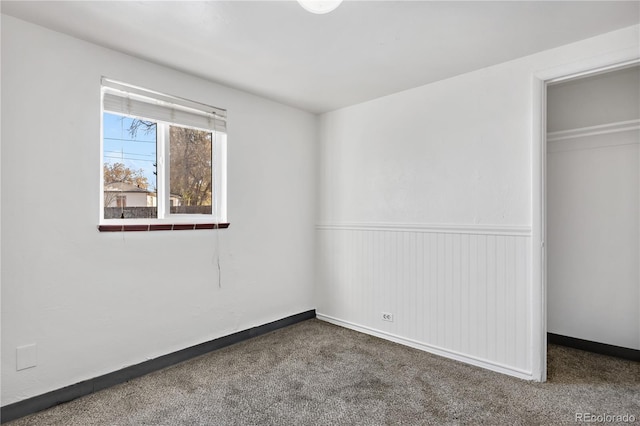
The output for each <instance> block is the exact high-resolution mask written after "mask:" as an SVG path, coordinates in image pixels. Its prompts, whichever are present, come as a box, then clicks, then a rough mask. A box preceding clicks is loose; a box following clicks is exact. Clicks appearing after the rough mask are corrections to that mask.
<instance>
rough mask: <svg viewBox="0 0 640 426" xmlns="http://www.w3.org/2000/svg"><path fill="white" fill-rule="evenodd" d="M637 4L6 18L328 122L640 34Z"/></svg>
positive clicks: (149, 5) (95, 8)
mask: <svg viewBox="0 0 640 426" xmlns="http://www.w3.org/2000/svg"><path fill="white" fill-rule="evenodd" d="M639 6H640V2H639V1H623V2H614V1H604V2H599V1H584V2H583V1H549V2H542V1H496V2H493V1H470V2H459V1H444V2H438V1H406V0H405V1H358V0H345V1H344V2H343V4H342V5H340V7H339V8H338V9H336V10H335V11H333V12H331V13H329V14H326V15H313V14H311V13H309V12H307V11H305V10H304V9H303V8H302V7H300V6H299V5H298V4H297V3H296V2H295V1H207V2H198V1H188V2H187V1H181V2H168V1H162V2H145V1H135V2H134V1H111V2H99V1H44V2H34V1H6V0H5V1H2V3H1V8H2V13H4V14H8V15H12V16H14V17H17V18H20V19H23V20H26V21H30V22H34V23H36V24H39V25H42V26H45V27H48V28H51V29H53V30H56V31H60V32H63V33H67V34H70V35H73V36H75V37H78V38H81V39H84V40H88V41H91V42H93V43H96V44H99V45H102V46H106V47H109V48H112V49H115V50H119V51H122V52H125V53H129V54H131V55H134V56H137V57H140V58H143V59H147V60H150V61H153V62H156V63H160V64H163V65H166V66H169V67H172V68H175V69H179V70H182V71H185V72H188V73H191V74H195V75H197V76H200V77H204V78H206V79H209V80H212V81H215V82H219V83H223V84H225V85H228V86H231V87H235V88H239V89H243V90H246V91H249V92H252V93H256V94H259V95H262V96H265V97H268V98H271V99H275V100H278V101H280V102H283V103H286V104H290V105H293V106H296V107H299V108H302V109H305V110H308V111H311V112H325V111H330V110H333V109H336V108H340V107H344V106H348V105H352V104H356V103H359V102H363V101H366V100H370V99H374V98H377V97H380V96H384V95H387V94H391V93H395V92H398V91H401V90H406V89H409V88H412V87H417V86H421V85H424V84H427V83H431V82H434V81H437V80H441V79H444V78H447V77H451V76H453V75H458V74H461V73H465V72H468V71H472V70H476V69H479V68H483V67H486V66H489V65H493V64H497V63H500V62H504V61H507V60H510V59H514V58H518V57H522V56H526V55H529V54H532V53H535V52H539V51H542V50H546V49H549V48H552V47H556V46H560V45H563V44H567V43H571V42H573V41H577V40H581V39H584V38H588V37H592V36H595V35H598V34H602V33H605V32H609V31H613V30H616V29H619V28H623V27H627V26H631V25H635V24H638V23H640V8H639Z"/></svg>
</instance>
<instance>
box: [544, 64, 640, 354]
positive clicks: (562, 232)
mask: <svg viewBox="0 0 640 426" xmlns="http://www.w3.org/2000/svg"><path fill="white" fill-rule="evenodd" d="M546 105H547V107H546V111H547V115H546V123H547V125H546V130H547V137H546V140H547V145H546V158H545V160H544V161H545V163H546V241H545V246H546V266H547V278H546V282H547V285H546V288H547V293H546V299H547V332H548V333H549V334H548V335H549V341H550V342H554V341H555V342H559V343H564V344H568V345H577V346H576V347H580V346H581V345H582V346H583V347H581V348H582V349H587V350H590V349H593V350H596V351H600V352H601V351H604V352H605V353H606V352H607V351H612V353H611V354H615V352H616V351H618V352H619V355H620V354H621V355H623V356H624V355H625V354H626V355H629V356H632V357H633V356H637V354H638V353H640V352H639V351H640V66H638V65H637V64H635V65H633V66H626V67H622V68H619V69H614V70H608V71H607V72H602V73H594V74H590V75H588V76H585V77H580V78H575V79H564V80H562V81H559V82H557V83H554V82H551V83H549V84H548V85H547V93H546ZM625 350H626V351H625ZM634 354H635V355H634Z"/></svg>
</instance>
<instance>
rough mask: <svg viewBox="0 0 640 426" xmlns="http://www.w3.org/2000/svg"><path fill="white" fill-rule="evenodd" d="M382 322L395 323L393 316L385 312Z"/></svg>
mask: <svg viewBox="0 0 640 426" xmlns="http://www.w3.org/2000/svg"><path fill="white" fill-rule="evenodd" d="M382 321H389V322H393V314H390V313H389V312H383V313H382Z"/></svg>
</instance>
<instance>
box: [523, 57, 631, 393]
mask: <svg viewBox="0 0 640 426" xmlns="http://www.w3.org/2000/svg"><path fill="white" fill-rule="evenodd" d="M639 63H640V52H639V51H638V49H637V48H629V49H624V50H620V51H617V52H613V53H610V54H606V55H601V56H596V57H592V58H588V59H584V60H581V61H577V62H574V63H570V64H564V65H561V66H558V67H555V68H552V69H547V70H544V71H539V72H537V73H534V74H533V81H532V89H533V97H532V101H533V102H532V104H533V105H532V114H533V117H532V122H531V124H532V126H531V132H532V144H531V145H532V147H531V174H532V176H531V194H532V199H531V219H532V228H531V230H532V238H531V351H532V356H531V360H532V378H533V379H534V380H537V381H541V382H545V381H546V380H547V262H546V255H547V249H546V247H545V242H546V239H547V238H546V232H547V191H546V185H547V171H546V170H547V169H546V167H547V164H546V155H547V134H546V133H547V132H546V127H547V123H546V115H547V86H548V85H550V84H554V83H559V82H561V81H568V80H572V79H575V78H580V77H586V76H591V75H595V74H599V73H604V72H608V71H614V70H617V69H621V68H625V67H628V66H633V65H637V64H639Z"/></svg>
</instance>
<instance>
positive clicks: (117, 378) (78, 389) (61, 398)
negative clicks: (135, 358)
mask: <svg viewBox="0 0 640 426" xmlns="http://www.w3.org/2000/svg"><path fill="white" fill-rule="evenodd" d="M315 317H316V311H315V309H312V310H310V311H306V312H302V313H299V314H296V315H292V316H290V317H287V318H282V319H280V320H277V321H273V322H270V323H268V324H264V325H260V326H257V327H253V328H250V329H247V330H243V331H239V332H237V333H233V334H230V335H228V336H224V337H220V338H219V339H215V340H211V341H209V342H205V343H201V344H199V345H195V346H191V347H189V348H186V349H182V350H180V351H177V352H173V353H170V354H167V355H163V356H160V357H158V358H154V359H151V360H149V361H145V362H142V363H140V364H136V365H132V366H130V367H126V368H123V369H122V370H118V371H114V372H112V373H108V374H105V375H103V376H99V377H95V378H93V379H89V380H85V381H83V382H80V383H76V384H73V385H70V386H67V387H64V388H62V389H57V390H54V391H51V392H48V393H45V394H43V395H38V396H35V397H33V398H29V399H25V400H23V401H19V402H15V403H13V404H9V405H5V406H4V407H2V408H1V410H0V422H8V421H11V420H15V419H17V418H20V417H24V416H26V415H28V414H32V413H35V412H38V411H41V410H44V409H47V408H51V407H53V406H55V405H58V404H62V403H64V402H69V401H71V400H73V399H76V398H79V397H81V396H85V395H89V394H91V393H93V392H97V391H99V390H102V389H105V388H108V387H110V386H114V385H117V384H119V383H124V382H126V381H129V380H131V379H135V378H136V377H140V376H144V375H145V374H148V373H151V372H153V371H157V370H161V369H163V368H166V367H169V366H171V365H174V364H177V363H179V362H183V361H187V360H189V359H191V358H195V357H197V356H200V355H204V354H206V353H208V352H211V351H215V350H216V349H221V348H224V347H225V346H229V345H233V344H235V343H239V342H242V341H244V340H248V339H251V338H252V337H256V336H260V335H262V334H265V333H269V332H271V331H274V330H278V329H280V328H284V327H287V326H289V325H293V324H296V323H299V322H302V321H306V320H308V319H312V318H315Z"/></svg>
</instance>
